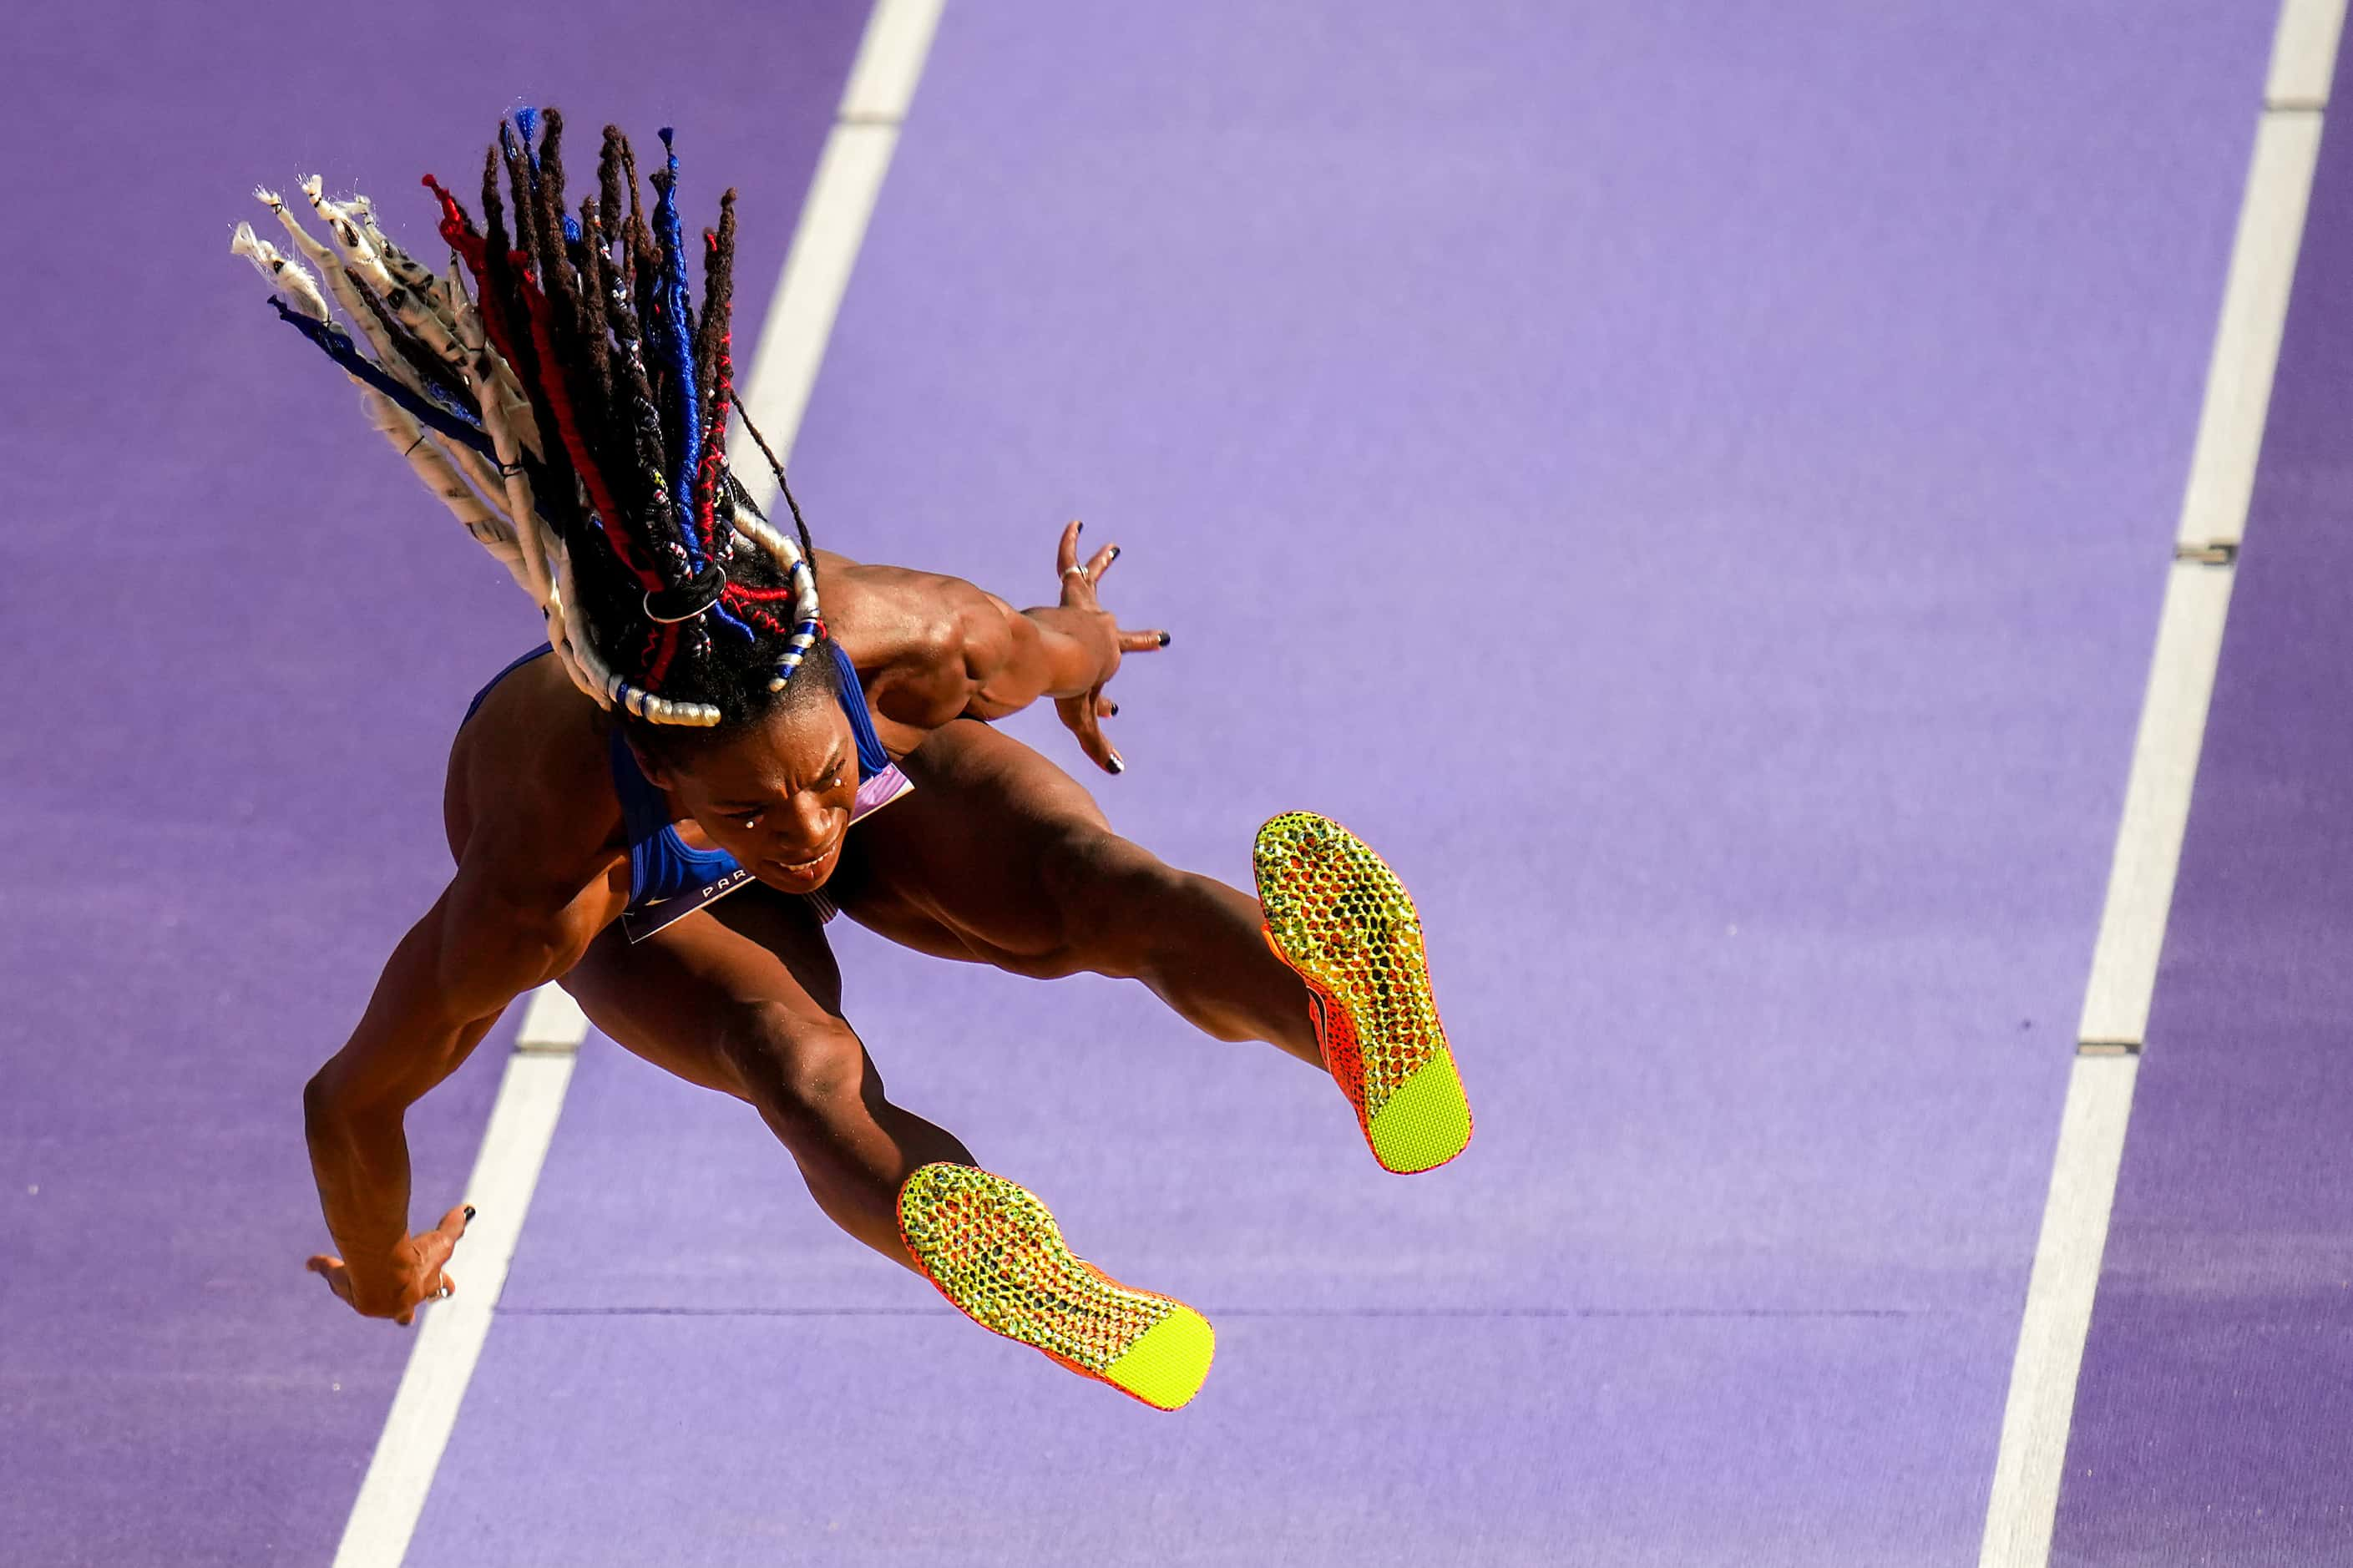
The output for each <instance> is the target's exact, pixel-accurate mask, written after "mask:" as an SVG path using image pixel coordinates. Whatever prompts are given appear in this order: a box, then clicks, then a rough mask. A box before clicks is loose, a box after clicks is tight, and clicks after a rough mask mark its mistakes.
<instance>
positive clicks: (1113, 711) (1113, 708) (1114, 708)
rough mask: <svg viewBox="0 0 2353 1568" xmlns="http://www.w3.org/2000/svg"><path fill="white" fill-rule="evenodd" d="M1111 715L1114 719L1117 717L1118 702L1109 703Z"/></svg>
mask: <svg viewBox="0 0 2353 1568" xmlns="http://www.w3.org/2000/svg"><path fill="white" fill-rule="evenodd" d="M1111 716H1112V717H1113V718H1114V719H1116V718H1118V717H1119V704H1118V703H1116V702H1114V703H1113V704H1112V705H1111Z"/></svg>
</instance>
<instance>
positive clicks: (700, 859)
mask: <svg viewBox="0 0 2353 1568" xmlns="http://www.w3.org/2000/svg"><path fill="white" fill-rule="evenodd" d="M825 646H826V647H827V648H828V649H829V650H831V652H832V655H833V661H834V667H835V668H836V669H837V670H838V671H839V675H840V679H839V682H838V684H839V700H840V703H841V711H842V714H843V716H844V717H846V718H847V719H848V720H849V732H850V735H851V736H852V737H853V738H854V739H855V741H856V742H857V745H858V793H857V795H856V797H855V799H854V800H853V802H852V804H851V805H850V808H849V820H850V821H851V822H852V823H856V822H857V821H858V820H859V819H860V818H861V817H863V816H867V815H868V814H870V813H871V812H874V811H878V810H880V809H881V807H883V806H885V805H890V804H891V802H892V801H894V800H896V799H898V798H899V797H900V796H901V795H904V794H906V793H907V792H908V791H909V790H910V789H912V788H913V787H914V786H913V784H910V783H909V782H908V781H907V777H906V775H905V774H904V773H901V772H900V771H899V768H898V765H897V764H896V763H892V761H891V757H890V753H889V752H885V751H884V750H883V749H882V741H881V737H880V736H878V735H877V734H876V733H875V732H874V716H873V714H872V713H871V712H870V711H869V710H868V709H867V706H866V692H865V689H864V688H862V687H861V686H860V684H859V681H858V670H857V668H856V667H854V666H853V665H852V664H851V663H850V662H849V655H848V654H847V653H844V652H843V651H842V648H841V645H840V644H839V643H838V642H835V641H834V640H832V639H831V638H830V637H828V638H827V639H826V643H825ZM551 651H553V650H551V649H550V648H548V647H544V646H542V647H536V648H533V650H532V651H531V652H529V653H527V654H525V655H523V656H522V658H519V659H516V660H515V661H514V662H513V663H512V664H510V665H508V666H507V667H506V668H504V669H501V671H499V672H498V674H496V675H494V676H492V677H491V682H490V685H488V686H485V687H483V688H482V689H481V690H480V691H478V692H476V693H475V694H474V700H473V702H472V703H471V704H470V705H469V706H468V708H467V709H466V717H467V718H469V719H471V718H472V717H473V716H474V711H475V710H476V709H479V708H480V707H481V705H482V700H483V699H484V698H486V697H488V696H489V695H490V694H491V689H492V688H494V687H496V686H497V685H498V683H499V682H500V681H501V680H504V679H506V678H507V677H508V676H510V675H512V674H513V673H514V672H515V671H516V670H518V669H521V668H522V667H523V666H524V665H526V664H529V663H530V662H531V661H532V660H533V659H535V658H544V657H546V655H547V654H548V653H550V652H551ZM608 760H609V762H610V764H611V767H612V773H613V793H614V794H615V795H618V796H619V797H620V802H621V821H622V825H623V826H624V827H625V828H626V830H627V832H628V840H629V904H628V909H626V910H623V911H622V913H621V929H622V930H623V931H626V932H627V933H628V938H629V940H630V941H631V942H641V941H643V940H644V939H645V938H647V937H649V936H651V935H652V934H653V933H654V932H656V931H659V930H661V928H662V927H664V926H666V925H669V924H670V922H671V921H677V920H681V919H683V918H685V917H686V916H688V915H691V914H692V913H693V912H694V911H695V910H700V909H704V908H707V907H709V906H710V905H711V904H712V903H714V902H716V901H717V900H720V899H723V898H725V897H726V896H727V895H728V894H730V893H732V892H733V891H734V890H735V889H738V888H740V887H742V886H743V885H744V883H746V882H748V881H750V880H751V879H752V874H751V873H750V872H749V871H746V870H745V869H744V868H743V866H742V864H741V863H740V862H738V861H737V860H736V858H735V857H733V855H730V854H728V853H727V852H726V851H725V850H723V849H696V848H692V847H689V846H688V844H687V842H686V840H684V839H683V838H681V837H679V834H678V825H677V824H676V823H675V822H673V821H672V820H671V819H670V802H669V801H668V800H667V799H666V798H664V796H663V795H662V792H661V791H660V790H659V789H657V788H656V787H655V786H654V784H653V783H652V781H651V780H649V779H648V778H647V777H646V775H645V773H644V772H643V771H642V770H640V769H639V768H638V759H637V755H636V753H634V752H631V751H630V750H629V742H628V738H627V737H625V736H624V735H623V734H622V733H621V727H620V726H619V725H617V724H616V725H615V726H613V738H612V747H611V752H610V755H609V759H608ZM809 897H810V898H811V899H812V900H815V901H816V902H817V903H818V912H819V913H820V914H821V915H822V916H824V917H825V918H827V919H830V918H831V916H832V906H831V905H830V903H829V902H828V901H827V900H825V898H824V895H823V894H822V893H815V894H811V895H809Z"/></svg>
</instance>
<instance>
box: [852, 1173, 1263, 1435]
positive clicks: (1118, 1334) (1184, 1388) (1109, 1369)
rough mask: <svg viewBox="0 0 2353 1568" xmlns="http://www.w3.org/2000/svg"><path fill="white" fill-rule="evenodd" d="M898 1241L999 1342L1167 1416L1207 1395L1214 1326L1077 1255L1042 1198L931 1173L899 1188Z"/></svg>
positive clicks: (997, 1179)
mask: <svg viewBox="0 0 2353 1568" xmlns="http://www.w3.org/2000/svg"><path fill="white" fill-rule="evenodd" d="M899 1235H900V1237H901V1238H902V1240H904V1241H905V1242H906V1244H907V1250H908V1252H909V1253H910V1254H912V1255H913V1258H914V1259H915V1262H916V1264H917V1265H918V1266H919V1267H921V1268H922V1269H923V1275H924V1277H925V1278H926V1279H930V1280H931V1282H932V1283H933V1285H934V1286H935V1287H936V1288H937V1289H938V1290H939V1292H940V1294H941V1295H943V1296H944V1297H946V1298H947V1299H948V1304H949V1305H951V1306H953V1307H954V1308H955V1310H957V1311H959V1312H962V1313H963V1314H964V1315H965V1317H967V1318H970V1319H971V1320H972V1321H974V1322H976V1323H978V1324H979V1325H980V1326H981V1327H982V1328H984V1329H987V1330H988V1331H990V1332H991V1333H997V1334H1002V1335H1004V1336H1005V1337H1006V1338H1007V1339H1008V1340H1018V1341H1019V1342H1021V1343H1023V1344H1025V1345H1029V1346H1030V1347H1031V1348H1032V1349H1035V1350H1039V1351H1042V1352H1045V1353H1046V1354H1047V1355H1050V1356H1051V1357H1053V1358H1054V1360H1056V1361H1058V1362H1060V1363H1062V1364H1063V1365H1064V1366H1066V1367H1068V1368H1070V1369H1071V1371H1072V1372H1075V1373H1079V1374H1080V1375H1081V1376H1082V1377H1091V1378H1093V1379H1095V1380H1096V1381H1097V1382H1099V1383H1108V1384H1111V1385H1112V1386H1113V1388H1116V1389H1118V1390H1119V1391H1120V1392H1121V1393H1123V1394H1129V1395H1131V1396H1132V1397H1134V1398H1136V1399H1140V1400H1142V1401H1143V1402H1144V1403H1145V1404H1146V1405H1151V1406H1153V1407H1154V1408H1155V1409H1159V1410H1176V1409H1181V1408H1183V1406H1184V1405H1186V1404H1187V1402H1188V1401H1190V1400H1191V1399H1192V1397H1193V1395H1194V1394H1198V1393H1199V1392H1200V1390H1201V1384H1202V1381H1203V1380H1204V1379H1206V1378H1207V1377H1208V1375H1209V1363H1210V1360H1211V1359H1212V1358H1213V1357H1214V1356H1215V1355H1216V1353H1217V1344H1218V1336H1217V1331H1215V1330H1213V1329H1211V1328H1210V1327H1209V1321H1208V1319H1207V1318H1204V1317H1203V1316H1201V1314H1200V1313H1198V1312H1197V1311H1195V1310H1193V1309H1192V1308H1190V1307H1187V1305H1185V1304H1184V1303H1183V1302H1182V1301H1178V1300H1173V1299H1172V1298H1170V1297H1166V1296H1161V1295H1155V1293H1153V1292H1152V1291H1149V1290H1138V1289H1134V1288H1133V1287H1131V1286H1126V1285H1122V1284H1120V1283H1119V1282H1118V1281H1117V1280H1115V1279H1111V1278H1109V1277H1108V1276H1106V1275H1105V1274H1103V1271H1102V1270H1100V1269H1098V1268H1095V1267H1094V1266H1093V1265H1092V1264H1091V1263H1088V1262H1086V1261H1085V1260H1084V1259H1082V1258H1079V1257H1078V1256H1077V1255H1075V1254H1074V1253H1072V1252H1071V1249H1070V1247H1068V1246H1067V1245H1066V1244H1065V1243H1064V1242H1063V1240H1062V1230H1061V1227H1060V1226H1058V1225H1056V1224H1055V1223H1054V1216H1053V1215H1051V1214H1050V1213H1049V1212H1047V1208H1046V1205H1044V1204H1042V1203H1039V1201H1038V1198H1037V1195H1036V1194H1033V1193H1031V1192H1030V1191H1029V1189H1028V1188H1026V1187H1024V1186H1022V1185H1020V1184H1018V1183H1017V1182H1009V1181H1007V1180H1006V1179H1005V1178H1004V1177H1003V1176H997V1175H991V1174H990V1173H988V1172H987V1171H983V1170H979V1169H977V1168H976V1167H974V1166H971V1165H957V1164H952V1163H945V1162H943V1163H937V1164H931V1165H925V1166H923V1167H922V1168H921V1169H920V1170H917V1171H916V1172H915V1173H913V1175H910V1176H909V1177H908V1178H907V1180H906V1182H905V1184H902V1186H901V1187H900V1189H899Z"/></svg>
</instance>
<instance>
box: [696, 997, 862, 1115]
mask: <svg viewBox="0 0 2353 1568" xmlns="http://www.w3.org/2000/svg"><path fill="white" fill-rule="evenodd" d="M720 1049H721V1052H722V1054H723V1056H724V1057H725V1058H727V1061H728V1063H729V1065H730V1066H731V1067H733V1069H734V1071H735V1075H736V1078H737V1079H738V1081H739V1082H740V1083H741V1084H742V1086H743V1089H744V1098H745V1099H746V1100H750V1101H752V1103H753V1104H754V1105H756V1106H758V1107H759V1108H760V1110H762V1111H763V1112H764V1113H765V1114H767V1115H769V1116H772V1117H776V1118H780V1119H782V1120H784V1121H786V1122H791V1123H802V1124H806V1125H809V1126H821V1125H823V1124H824V1123H826V1122H828V1121H831V1120H833V1119H834V1118H835V1117H837V1116H839V1115H840V1114H842V1113H843V1112H844V1111H845V1110H848V1109H849V1108H851V1107H854V1106H857V1105H859V1104H860V1103H861V1102H862V1100H863V1098H864V1095H865V1090H866V1078H867V1068H866V1049H865V1047H863V1046H862V1045H860V1043H859V1039H858V1036H857V1035H856V1034H855V1033H854V1032H852V1030H851V1029H850V1027H849V1025H847V1024H845V1023H843V1022H842V1021H841V1020H840V1019H839V1018H831V1017H824V1016H818V1017H812V1016H809V1014H808V1013H807V1012H806V1011H805V1010H802V1009H798V1008H795V1007H792V1006H789V1005H786V1004H783V1003H778V1002H747V1003H744V1004H742V1005H739V1006H737V1007H735V1008H734V1009H733V1010H732V1012H731V1014H730V1016H729V1017H728V1018H727V1020H726V1022H725V1023H724V1024H723V1026H722V1029H721V1036H720Z"/></svg>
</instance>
